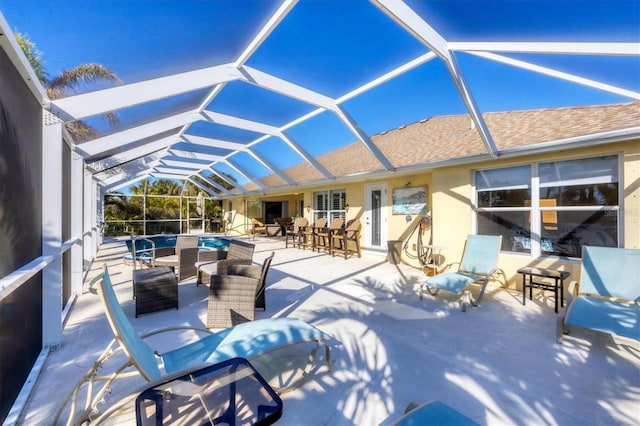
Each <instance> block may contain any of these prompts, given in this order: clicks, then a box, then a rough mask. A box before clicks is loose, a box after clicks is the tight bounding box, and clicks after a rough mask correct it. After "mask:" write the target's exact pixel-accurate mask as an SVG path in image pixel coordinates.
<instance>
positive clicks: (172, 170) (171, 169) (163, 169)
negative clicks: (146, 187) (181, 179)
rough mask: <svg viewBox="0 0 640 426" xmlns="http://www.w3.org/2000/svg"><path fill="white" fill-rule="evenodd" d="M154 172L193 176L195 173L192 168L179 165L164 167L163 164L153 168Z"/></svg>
mask: <svg viewBox="0 0 640 426" xmlns="http://www.w3.org/2000/svg"><path fill="white" fill-rule="evenodd" d="M153 171H154V172H158V173H171V174H174V175H180V176H191V175H192V174H193V170H191V169H181V168H179V167H163V166H162V164H158V165H157V166H155V167H154V168H153Z"/></svg>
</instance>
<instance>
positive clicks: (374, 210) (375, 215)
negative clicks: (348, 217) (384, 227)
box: [371, 189, 382, 246]
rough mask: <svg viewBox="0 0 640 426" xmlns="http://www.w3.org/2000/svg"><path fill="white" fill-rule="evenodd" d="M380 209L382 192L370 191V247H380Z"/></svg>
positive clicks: (377, 190)
mask: <svg viewBox="0 0 640 426" xmlns="http://www.w3.org/2000/svg"><path fill="white" fill-rule="evenodd" d="M381 207H382V191H380V190H379V189H376V190H373V191H371V245H373V246H380V245H382V242H381V241H380V229H381V223H380V212H381Z"/></svg>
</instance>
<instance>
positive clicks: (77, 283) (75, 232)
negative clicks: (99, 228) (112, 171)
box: [70, 152, 84, 295]
mask: <svg viewBox="0 0 640 426" xmlns="http://www.w3.org/2000/svg"><path fill="white" fill-rule="evenodd" d="M83 166H84V162H83V160H82V157H80V156H79V155H78V154H76V153H75V152H72V153H71V209H70V210H71V239H72V240H74V241H75V242H74V243H73V246H72V247H71V291H72V292H73V293H74V294H76V295H79V294H81V293H82V281H83V279H84V273H83V272H84V262H83V255H82V246H83V241H84V238H83V237H82V234H83V223H84V214H83V202H82V200H83V196H84V190H83V187H84V185H83V181H84V179H83V173H82V170H83Z"/></svg>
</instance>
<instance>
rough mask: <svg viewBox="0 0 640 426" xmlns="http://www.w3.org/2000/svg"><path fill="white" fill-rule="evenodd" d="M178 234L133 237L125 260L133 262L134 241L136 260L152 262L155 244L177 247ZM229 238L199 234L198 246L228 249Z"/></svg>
mask: <svg viewBox="0 0 640 426" xmlns="http://www.w3.org/2000/svg"><path fill="white" fill-rule="evenodd" d="M177 238H178V236H177V235H169V234H163V235H150V236H148V237H133V238H131V239H129V240H127V251H128V252H129V253H127V254H125V255H124V256H123V259H122V260H123V261H124V262H125V263H126V264H128V265H130V264H131V263H132V259H133V255H132V246H133V241H134V240H135V243H136V245H135V246H136V260H138V261H141V262H150V261H151V260H152V258H151V251H152V249H153V246H155V248H156V249H158V248H163V247H175V245H176V239H177ZM229 242H230V241H229V239H228V238H221V237H217V236H214V235H200V236H198V247H199V248H200V250H226V249H227V247H229Z"/></svg>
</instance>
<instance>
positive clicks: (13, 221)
mask: <svg viewBox="0 0 640 426" xmlns="http://www.w3.org/2000/svg"><path fill="white" fill-rule="evenodd" d="M41 142H42V108H41V106H40V105H39V104H38V102H37V101H36V100H35V98H34V97H33V95H32V94H31V92H30V91H29V89H28V88H27V86H26V85H25V84H24V82H23V81H22V78H21V77H20V75H19V74H18V72H17V71H16V69H15V68H14V67H13V65H12V63H11V61H10V60H9V58H8V57H7V56H6V54H5V52H4V50H0V277H5V276H6V275H7V274H9V273H11V272H13V271H15V270H16V269H18V268H20V267H21V266H24V265H25V264H27V263H29V262H31V261H32V260H34V259H36V258H38V257H39V256H40V255H41V253H42V214H41V212H42V149H41ZM0 330H1V332H0V422H1V421H4V419H5V417H6V415H7V413H8V412H9V410H10V409H11V406H12V404H13V402H14V400H15V398H16V396H17V395H18V392H19V391H20V389H21V388H22V385H23V384H24V382H25V380H26V378H27V375H28V374H29V371H30V370H31V367H32V366H33V363H34V361H35V359H36V357H37V356H38V354H39V353H40V351H41V350H42V277H41V275H40V274H37V275H36V276H34V277H32V278H31V279H30V280H29V281H28V282H27V283H25V284H24V285H22V286H20V287H19V288H18V289H17V290H15V291H14V292H13V293H11V294H10V295H9V296H7V297H5V298H4V299H2V301H1V302H0Z"/></svg>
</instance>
